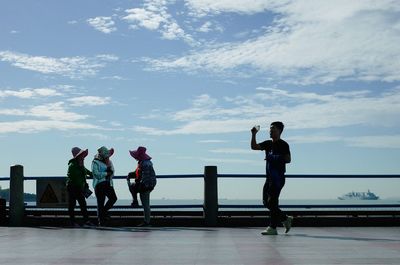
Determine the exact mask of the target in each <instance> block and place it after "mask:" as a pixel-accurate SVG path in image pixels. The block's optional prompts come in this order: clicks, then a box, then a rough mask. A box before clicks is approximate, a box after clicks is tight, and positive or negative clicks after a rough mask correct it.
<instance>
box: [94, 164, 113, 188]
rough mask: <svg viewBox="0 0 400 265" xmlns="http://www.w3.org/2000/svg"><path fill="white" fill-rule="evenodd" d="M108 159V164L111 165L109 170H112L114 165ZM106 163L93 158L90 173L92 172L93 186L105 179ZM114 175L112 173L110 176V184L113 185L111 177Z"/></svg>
mask: <svg viewBox="0 0 400 265" xmlns="http://www.w3.org/2000/svg"><path fill="white" fill-rule="evenodd" d="M109 161H110V164H109V165H108V166H110V167H111V170H112V171H113V172H114V165H113V163H112V162H111V160H109ZM108 166H107V165H106V163H104V162H103V161H101V160H98V159H94V160H93V162H92V174H93V188H96V185H97V184H99V183H101V182H104V181H107V179H106V176H107V167H108ZM113 177H114V173H113V174H112V175H111V177H110V185H111V186H113V181H112V178H113Z"/></svg>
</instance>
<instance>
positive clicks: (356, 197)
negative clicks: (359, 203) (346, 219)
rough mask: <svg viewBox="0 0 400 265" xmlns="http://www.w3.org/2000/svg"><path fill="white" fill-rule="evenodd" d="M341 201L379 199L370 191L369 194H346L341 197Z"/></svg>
mask: <svg viewBox="0 0 400 265" xmlns="http://www.w3.org/2000/svg"><path fill="white" fill-rule="evenodd" d="M338 199H339V200H377V199H379V197H378V196H376V195H375V194H374V193H373V192H371V191H370V190H368V191H367V192H354V191H352V192H349V193H346V194H344V195H343V196H341V197H338Z"/></svg>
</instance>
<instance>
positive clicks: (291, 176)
mask: <svg viewBox="0 0 400 265" xmlns="http://www.w3.org/2000/svg"><path fill="white" fill-rule="evenodd" d="M285 177H286V178H400V175H397V174H392V175H390V174H387V175H385V174H358V175H350V174H344V175H335V174H325V175H323V174H288V175H285ZM218 178H265V174H218Z"/></svg>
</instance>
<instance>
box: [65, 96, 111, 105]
mask: <svg viewBox="0 0 400 265" xmlns="http://www.w3.org/2000/svg"><path fill="white" fill-rule="evenodd" d="M68 101H69V102H71V105H72V106H100V105H107V104H110V101H111V98H110V97H96V96H82V97H74V98H70V99H68Z"/></svg>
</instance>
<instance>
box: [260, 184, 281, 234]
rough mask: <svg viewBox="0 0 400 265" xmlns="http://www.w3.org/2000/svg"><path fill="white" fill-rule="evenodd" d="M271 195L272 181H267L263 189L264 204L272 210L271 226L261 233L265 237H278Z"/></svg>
mask: <svg viewBox="0 0 400 265" xmlns="http://www.w3.org/2000/svg"><path fill="white" fill-rule="evenodd" d="M270 193H271V183H270V181H269V180H268V179H267V180H266V181H265V184H264V187H263V204H264V206H265V207H267V208H268V209H269V210H270V224H269V226H268V227H267V228H266V229H265V230H264V231H262V232H261V234H263V235H277V234H278V232H277V231H276V227H275V228H273V227H272V225H273V222H272V220H273V212H272V211H271V209H270V200H271V198H270Z"/></svg>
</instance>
